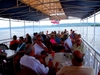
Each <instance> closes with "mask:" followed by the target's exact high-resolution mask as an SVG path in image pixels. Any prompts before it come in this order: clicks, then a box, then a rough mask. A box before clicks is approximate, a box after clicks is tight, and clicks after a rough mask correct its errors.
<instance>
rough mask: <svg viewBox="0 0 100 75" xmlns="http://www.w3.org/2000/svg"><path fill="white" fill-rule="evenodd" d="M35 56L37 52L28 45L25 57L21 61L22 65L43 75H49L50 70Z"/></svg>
mask: <svg viewBox="0 0 100 75" xmlns="http://www.w3.org/2000/svg"><path fill="white" fill-rule="evenodd" d="M34 55H35V50H34V48H33V45H32V44H28V45H27V46H26V48H25V55H24V56H23V57H22V58H21V59H20V64H21V65H24V66H26V67H28V68H31V69H32V70H34V71H35V72H37V73H39V74H41V75H47V74H48V72H49V68H48V67H45V66H44V65H43V64H41V63H40V61H39V60H37V59H36V58H35V57H34Z"/></svg>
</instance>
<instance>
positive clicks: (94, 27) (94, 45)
mask: <svg viewBox="0 0 100 75" xmlns="http://www.w3.org/2000/svg"><path fill="white" fill-rule="evenodd" d="M95 19H96V18H95V12H94V42H93V44H94V46H95V21H96V20H95Z"/></svg>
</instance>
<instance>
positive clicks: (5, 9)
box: [0, 0, 100, 21]
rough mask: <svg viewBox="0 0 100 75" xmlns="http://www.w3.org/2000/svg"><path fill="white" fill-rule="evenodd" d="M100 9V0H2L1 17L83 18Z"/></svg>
mask: <svg viewBox="0 0 100 75" xmlns="http://www.w3.org/2000/svg"><path fill="white" fill-rule="evenodd" d="M99 9H100V0H0V17H3V18H11V19H19V20H29V21H39V20H41V19H44V18H49V19H50V20H61V19H68V17H69V16H72V17H77V18H81V19H83V18H86V17H88V16H90V15H92V14H93V13H94V12H97V11H99Z"/></svg>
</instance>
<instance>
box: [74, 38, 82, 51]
mask: <svg viewBox="0 0 100 75" xmlns="http://www.w3.org/2000/svg"><path fill="white" fill-rule="evenodd" d="M75 50H79V51H81V52H82V53H84V51H83V50H84V49H83V45H82V42H81V40H77V41H76V44H74V45H73V46H72V51H75Z"/></svg>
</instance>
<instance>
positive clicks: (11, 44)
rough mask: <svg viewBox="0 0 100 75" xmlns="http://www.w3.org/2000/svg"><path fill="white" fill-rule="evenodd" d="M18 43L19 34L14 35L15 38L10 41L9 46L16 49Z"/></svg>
mask: <svg viewBox="0 0 100 75" xmlns="http://www.w3.org/2000/svg"><path fill="white" fill-rule="evenodd" d="M18 44H19V41H18V40H17V36H16V35H14V36H13V40H12V41H11V42H10V45H9V48H10V49H12V50H15V51H16V49H17V46H18Z"/></svg>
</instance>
